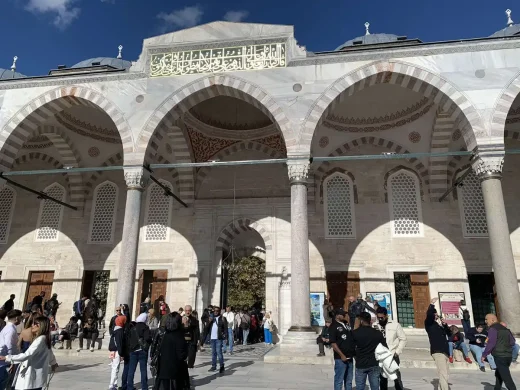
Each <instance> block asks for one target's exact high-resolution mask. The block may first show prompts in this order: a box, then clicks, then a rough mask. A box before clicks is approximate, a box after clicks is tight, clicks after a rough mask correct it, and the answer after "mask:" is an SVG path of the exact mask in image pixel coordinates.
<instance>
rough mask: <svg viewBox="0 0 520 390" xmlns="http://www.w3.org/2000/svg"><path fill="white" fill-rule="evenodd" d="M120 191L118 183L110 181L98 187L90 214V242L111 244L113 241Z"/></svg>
mask: <svg viewBox="0 0 520 390" xmlns="http://www.w3.org/2000/svg"><path fill="white" fill-rule="evenodd" d="M118 193H119V191H118V188H117V185H115V184H114V183H112V182H110V181H106V182H104V183H101V184H100V185H98V186H97V187H96V190H95V191H94V201H93V207H92V213H91V215H90V234H89V239H88V241H89V243H91V244H110V243H111V242H113V240H114V229H115V225H116V214H117V197H118Z"/></svg>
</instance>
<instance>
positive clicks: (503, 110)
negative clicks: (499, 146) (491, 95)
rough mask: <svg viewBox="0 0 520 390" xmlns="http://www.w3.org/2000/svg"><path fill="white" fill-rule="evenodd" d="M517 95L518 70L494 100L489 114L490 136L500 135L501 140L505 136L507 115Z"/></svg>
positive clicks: (519, 73)
mask: <svg viewBox="0 0 520 390" xmlns="http://www.w3.org/2000/svg"><path fill="white" fill-rule="evenodd" d="M518 96H520V72H518V73H517V74H516V75H515V76H514V77H513V78H512V79H511V81H510V82H509V84H508V85H507V86H506V87H505V88H504V89H502V91H501V93H500V95H499V96H498V98H497V100H496V102H495V107H494V109H493V114H492V115H491V134H490V135H491V137H500V138H501V139H502V140H503V139H504V138H505V136H504V133H505V132H506V119H507V115H508V114H509V111H510V110H511V107H512V105H513V102H514V101H515V99H516V98H517V97H518Z"/></svg>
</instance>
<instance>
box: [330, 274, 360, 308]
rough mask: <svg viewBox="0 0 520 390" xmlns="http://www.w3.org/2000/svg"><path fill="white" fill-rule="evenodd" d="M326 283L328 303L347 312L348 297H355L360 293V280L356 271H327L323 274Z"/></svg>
mask: <svg viewBox="0 0 520 390" xmlns="http://www.w3.org/2000/svg"><path fill="white" fill-rule="evenodd" d="M325 279H326V281H327V292H328V296H329V301H330V302H331V303H332V306H333V307H334V308H340V307H342V308H344V309H345V310H348V304H349V302H348V297H349V296H351V295H352V296H354V297H357V295H358V294H359V293H360V292H361V280H360V278H359V272H358V271H348V272H346V271H339V272H334V271H327V273H326V274H325Z"/></svg>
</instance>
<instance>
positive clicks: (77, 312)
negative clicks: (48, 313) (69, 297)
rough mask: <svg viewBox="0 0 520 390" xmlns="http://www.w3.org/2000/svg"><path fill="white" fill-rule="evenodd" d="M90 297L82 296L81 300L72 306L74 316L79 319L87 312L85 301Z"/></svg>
mask: <svg viewBox="0 0 520 390" xmlns="http://www.w3.org/2000/svg"><path fill="white" fill-rule="evenodd" d="M87 299H88V298H87V297H86V296H84V297H82V298H81V299H80V300H78V301H76V302H74V305H73V306H72V311H73V313H74V316H75V317H76V318H77V319H78V320H79V319H82V318H83V314H84V313H85V301H86V300H87Z"/></svg>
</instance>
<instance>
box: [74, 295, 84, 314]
mask: <svg viewBox="0 0 520 390" xmlns="http://www.w3.org/2000/svg"><path fill="white" fill-rule="evenodd" d="M78 306H79V308H80V310H83V301H82V300H81V299H80V300H79V301H76V302H74V305H73V306H72V311H73V312H74V314H75V315H76V316H81V315H82V313H81V312H78Z"/></svg>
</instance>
